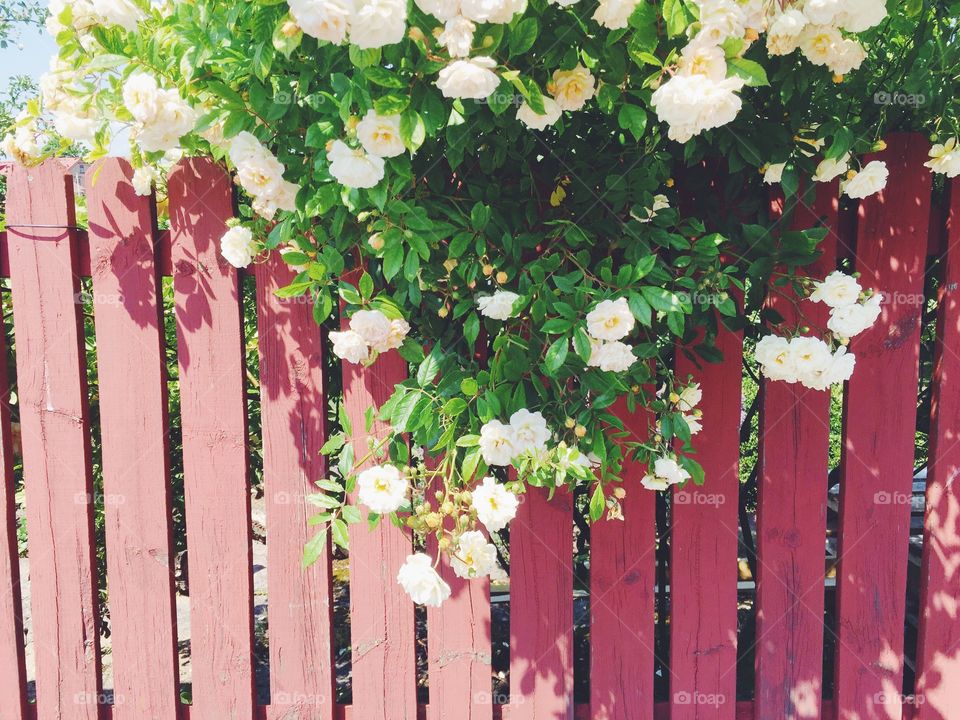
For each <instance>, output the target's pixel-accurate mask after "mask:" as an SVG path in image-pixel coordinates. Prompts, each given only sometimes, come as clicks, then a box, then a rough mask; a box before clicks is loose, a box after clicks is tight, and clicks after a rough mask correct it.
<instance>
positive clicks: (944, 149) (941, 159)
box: [924, 137, 960, 178]
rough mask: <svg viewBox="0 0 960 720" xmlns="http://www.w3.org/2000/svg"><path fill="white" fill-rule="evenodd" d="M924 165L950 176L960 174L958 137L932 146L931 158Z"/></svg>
mask: <svg viewBox="0 0 960 720" xmlns="http://www.w3.org/2000/svg"><path fill="white" fill-rule="evenodd" d="M924 167H928V168H930V170H931V171H932V172H935V173H940V174H941V175H946V176H947V177H948V178H955V177H957V176H960V148H958V147H957V138H955V137H953V138H950V139H949V140H947V141H946V142H945V143H943V144H940V143H938V144H936V145H934V146H933V147H932V148H930V160H928V161H927V162H925V163H924Z"/></svg>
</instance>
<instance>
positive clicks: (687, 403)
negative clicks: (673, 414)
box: [677, 383, 703, 412]
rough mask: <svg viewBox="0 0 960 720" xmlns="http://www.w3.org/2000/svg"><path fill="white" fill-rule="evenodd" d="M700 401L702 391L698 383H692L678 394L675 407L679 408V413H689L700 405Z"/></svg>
mask: <svg viewBox="0 0 960 720" xmlns="http://www.w3.org/2000/svg"><path fill="white" fill-rule="evenodd" d="M701 400H703V390H701V389H700V383H693V385H688V386H687V387H685V388H684V389H683V390H682V391H681V392H680V400H679V402H677V407H679V408H680V410H681V412H690V411H691V410H693V409H694V408H695V407H696V406H697V405H699V404H700V401H701Z"/></svg>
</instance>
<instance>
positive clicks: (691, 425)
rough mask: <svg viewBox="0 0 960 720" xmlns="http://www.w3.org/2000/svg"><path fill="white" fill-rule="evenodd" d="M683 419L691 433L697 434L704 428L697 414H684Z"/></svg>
mask: <svg viewBox="0 0 960 720" xmlns="http://www.w3.org/2000/svg"><path fill="white" fill-rule="evenodd" d="M683 421H684V422H685V423H686V424H687V428H688V429H689V430H690V434H691V435H696V434H697V433H698V432H700V431H701V430H702V429H703V425H702V424H701V422H700V419H699V418H698V417H697V416H696V415H684V416H683Z"/></svg>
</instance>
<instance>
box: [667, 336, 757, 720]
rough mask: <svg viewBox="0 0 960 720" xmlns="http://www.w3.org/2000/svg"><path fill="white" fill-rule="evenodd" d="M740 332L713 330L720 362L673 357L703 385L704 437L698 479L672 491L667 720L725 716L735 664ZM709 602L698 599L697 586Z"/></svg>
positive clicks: (725, 719)
mask: <svg viewBox="0 0 960 720" xmlns="http://www.w3.org/2000/svg"><path fill="white" fill-rule="evenodd" d="M742 343H743V341H742V337H741V336H740V334H739V333H733V332H730V331H728V330H725V329H721V331H720V333H719V336H718V338H717V346H718V347H719V349H720V351H721V352H722V353H723V358H724V361H723V363H719V364H711V363H703V364H702V367H701V368H698V367H697V366H696V365H695V364H694V362H693V361H692V360H691V359H690V358H689V357H687V356H686V355H685V354H683V353H680V354H679V355H678V360H677V365H676V372H677V377H678V378H679V379H681V380H685V379H686V378H687V376H688V375H693V378H694V381H695V382H699V383H700V385H701V389H702V390H703V400H702V401H701V404H700V407H701V408H702V409H703V422H704V427H705V428H708V430H706V431H705V433H706V434H708V435H709V441H708V442H701V443H699V444H698V450H699V451H698V453H697V460H698V462H699V463H700V464H701V465H702V466H703V469H704V471H705V474H706V482H705V484H704V485H703V486H702V487H695V486H693V485H692V483H689V484H688V487H687V488H685V489H683V490H676V491H675V492H674V494H673V506H672V513H673V514H672V517H671V521H672V531H671V560H670V568H671V576H670V597H671V605H670V693H671V696H670V703H671V719H672V720H694V719H695V720H705V719H710V720H731V719H732V718H733V717H734V711H735V700H736V665H737V588H736V584H735V583H734V582H733V581H734V579H735V577H736V575H735V573H736V569H737V528H738V521H737V494H738V491H739V487H740V480H739V477H738V471H737V467H738V459H739V457H740V440H739V428H740V411H741V397H740V376H741V363H740V358H741V352H742ZM706 588H709V590H710V601H709V602H708V603H702V604H701V603H699V602H697V598H700V597H702V593H703V591H704V589H706Z"/></svg>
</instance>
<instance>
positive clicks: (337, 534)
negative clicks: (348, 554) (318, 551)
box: [330, 518, 350, 550]
mask: <svg viewBox="0 0 960 720" xmlns="http://www.w3.org/2000/svg"><path fill="white" fill-rule="evenodd" d="M330 535H331V537H332V538H333V542H335V543H336V544H337V545H339V546H340V547H342V548H343V549H344V550H347V549H349V547H350V533H349V532H348V531H347V524H346V523H345V522H344V521H343V520H341V519H340V518H336V519H335V520H334V521H333V522H332V523H330Z"/></svg>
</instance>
